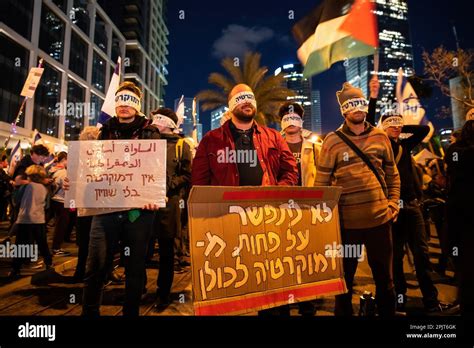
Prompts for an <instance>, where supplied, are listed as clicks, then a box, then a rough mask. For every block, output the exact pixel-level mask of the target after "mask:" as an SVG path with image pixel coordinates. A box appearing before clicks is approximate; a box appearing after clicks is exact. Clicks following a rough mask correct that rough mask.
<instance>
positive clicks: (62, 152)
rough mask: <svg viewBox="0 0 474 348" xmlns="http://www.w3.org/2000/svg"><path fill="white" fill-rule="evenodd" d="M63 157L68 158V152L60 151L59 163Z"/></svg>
mask: <svg viewBox="0 0 474 348" xmlns="http://www.w3.org/2000/svg"><path fill="white" fill-rule="evenodd" d="M63 159H67V152H64V151H61V152H60V153H58V163H60V162H61V161H62V160H63Z"/></svg>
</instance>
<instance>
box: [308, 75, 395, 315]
mask: <svg viewBox="0 0 474 348" xmlns="http://www.w3.org/2000/svg"><path fill="white" fill-rule="evenodd" d="M336 95H337V98H338V102H339V104H340V106H341V113H342V115H343V116H344V118H345V121H344V123H343V124H342V126H341V127H340V128H339V129H338V130H337V131H336V132H331V133H329V134H328V135H327V137H326V139H325V140H324V142H323V146H322V148H321V152H320V157H319V160H318V164H317V175H316V181H315V184H314V185H315V186H342V187H343V192H342V195H341V199H340V201H339V209H340V215H341V238H342V244H343V245H344V250H349V249H350V248H351V247H352V248H353V247H354V246H358V245H361V244H364V245H365V248H366V251H367V257H368V262H369V266H370V268H371V270H372V274H373V277H374V281H375V285H376V303H377V308H378V313H379V315H381V316H391V315H394V314H395V291H394V285H393V274H392V257H393V251H392V239H391V223H392V221H393V220H394V219H396V216H397V214H398V211H399V198H400V178H399V174H398V170H397V167H396V165H395V163H394V157H393V151H392V147H391V145H390V140H389V139H388V137H387V135H386V134H385V132H383V131H382V130H381V129H377V128H374V127H373V126H372V125H370V124H369V123H368V122H366V121H365V118H366V116H367V111H368V102H367V100H366V99H365V97H364V95H363V93H362V91H361V90H360V89H359V88H354V87H353V86H351V85H350V84H349V83H347V82H346V83H344V85H343V88H342V90H341V91H338V92H337V93H336ZM338 133H339V134H341V133H342V134H341V135H339V134H338ZM344 136H345V138H346V139H347V140H348V141H350V142H352V143H353V144H354V145H355V146H356V147H358V148H359V149H360V150H361V151H362V152H363V153H364V154H365V155H366V156H367V157H368V159H369V161H370V163H371V164H372V166H373V167H374V169H375V170H376V172H377V173H378V177H377V176H376V174H375V173H374V172H373V170H371V169H370V168H369V166H368V164H366V162H364V160H363V159H362V158H361V157H360V156H359V155H358V154H357V152H356V151H355V150H353V148H352V147H351V146H350V145H349V144H348V143H346V141H344V140H343V138H344ZM357 250H358V248H357ZM357 262H358V257H357V255H344V259H343V265H344V278H345V281H346V284H347V288H348V289H349V292H348V293H347V294H343V295H338V296H336V308H335V314H336V315H352V301H351V300H352V286H353V281H354V275H355V272H356V270H357Z"/></svg>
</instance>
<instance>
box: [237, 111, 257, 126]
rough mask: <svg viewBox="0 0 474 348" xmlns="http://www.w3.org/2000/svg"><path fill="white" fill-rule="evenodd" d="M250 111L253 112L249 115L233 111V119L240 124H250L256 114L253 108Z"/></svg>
mask: <svg viewBox="0 0 474 348" xmlns="http://www.w3.org/2000/svg"><path fill="white" fill-rule="evenodd" d="M252 110H253V112H252V114H250V115H249V114H246V113H245V112H241V111H238V110H234V111H233V112H232V113H233V114H234V116H235V118H236V119H238V120H239V121H240V122H244V123H250V122H252V121H253V119H254V118H255V114H256V113H257V110H255V109H253V108H252Z"/></svg>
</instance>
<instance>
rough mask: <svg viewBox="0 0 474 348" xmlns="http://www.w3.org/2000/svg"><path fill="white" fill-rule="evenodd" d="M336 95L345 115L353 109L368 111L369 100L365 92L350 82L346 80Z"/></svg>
mask: <svg viewBox="0 0 474 348" xmlns="http://www.w3.org/2000/svg"><path fill="white" fill-rule="evenodd" d="M336 97H337V101H338V102H339V106H340V109H341V114H342V115H343V116H344V115H345V114H346V113H348V112H352V111H363V112H368V105H369V102H368V101H367V99H365V97H364V93H362V90H361V89H360V88H357V87H354V86H352V85H351V84H350V83H349V82H344V84H343V85H342V89H341V90H340V91H337V92H336Z"/></svg>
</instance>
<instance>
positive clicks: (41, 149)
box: [30, 144, 49, 157]
mask: <svg viewBox="0 0 474 348" xmlns="http://www.w3.org/2000/svg"><path fill="white" fill-rule="evenodd" d="M30 153H31V154H34V153H35V154H37V155H38V156H45V157H46V156H49V150H48V148H47V147H46V146H44V145H41V144H40V145H34V146H33V147H32V148H31V150H30Z"/></svg>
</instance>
